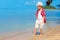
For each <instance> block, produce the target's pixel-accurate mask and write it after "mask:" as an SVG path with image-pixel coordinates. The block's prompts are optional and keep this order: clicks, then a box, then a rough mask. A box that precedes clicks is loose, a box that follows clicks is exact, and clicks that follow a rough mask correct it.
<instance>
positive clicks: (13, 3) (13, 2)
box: [0, 0, 60, 8]
mask: <svg viewBox="0 0 60 40" xmlns="http://www.w3.org/2000/svg"><path fill="white" fill-rule="evenodd" d="M37 1H38V0H0V8H24V6H25V7H26V6H31V5H32V6H35V4H36V2H37ZM39 1H42V2H43V3H44V5H46V4H45V2H46V0H39ZM59 1H60V0H53V3H52V4H51V5H53V6H55V7H56V5H57V4H60V2H59Z"/></svg>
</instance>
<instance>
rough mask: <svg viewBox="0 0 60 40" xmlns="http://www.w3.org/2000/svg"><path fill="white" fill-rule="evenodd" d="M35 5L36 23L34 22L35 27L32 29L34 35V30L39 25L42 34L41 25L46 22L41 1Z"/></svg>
mask: <svg viewBox="0 0 60 40" xmlns="http://www.w3.org/2000/svg"><path fill="white" fill-rule="evenodd" d="M36 6H37V8H38V10H37V12H36V24H35V29H34V35H36V31H37V29H38V27H40V34H43V26H44V24H45V23H46V13H45V10H44V8H43V3H42V2H38V3H37V4H36Z"/></svg>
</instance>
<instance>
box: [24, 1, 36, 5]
mask: <svg viewBox="0 0 60 40" xmlns="http://www.w3.org/2000/svg"><path fill="white" fill-rule="evenodd" d="M36 2H37V1H26V2H25V5H35V4H36Z"/></svg>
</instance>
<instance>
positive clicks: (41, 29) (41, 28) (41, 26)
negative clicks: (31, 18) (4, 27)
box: [40, 25, 43, 34]
mask: <svg viewBox="0 0 60 40" xmlns="http://www.w3.org/2000/svg"><path fill="white" fill-rule="evenodd" d="M40 34H43V25H40Z"/></svg>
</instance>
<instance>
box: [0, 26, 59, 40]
mask: <svg viewBox="0 0 60 40" xmlns="http://www.w3.org/2000/svg"><path fill="white" fill-rule="evenodd" d="M46 30H47V31H46V33H45V34H44V35H42V36H39V35H37V36H33V32H32V30H31V31H25V32H22V33H20V32H19V33H16V34H14V33H13V34H11V35H10V36H9V35H7V36H5V37H0V39H1V40H32V39H34V40H35V39H45V40H55V39H58V40H60V27H59V26H56V27H47V29H46ZM55 37H56V38H55Z"/></svg>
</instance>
